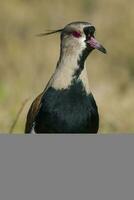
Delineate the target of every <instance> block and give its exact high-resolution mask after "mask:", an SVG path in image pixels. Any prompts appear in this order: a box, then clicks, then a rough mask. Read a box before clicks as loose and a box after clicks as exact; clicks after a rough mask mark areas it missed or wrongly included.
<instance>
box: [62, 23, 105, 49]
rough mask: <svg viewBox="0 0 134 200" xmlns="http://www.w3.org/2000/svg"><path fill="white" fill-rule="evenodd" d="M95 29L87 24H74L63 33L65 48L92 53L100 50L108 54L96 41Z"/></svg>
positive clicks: (68, 26) (63, 30)
mask: <svg viewBox="0 0 134 200" xmlns="http://www.w3.org/2000/svg"><path fill="white" fill-rule="evenodd" d="M94 34H95V27H94V26H93V25H91V24H90V23H87V22H73V23H71V24H68V25H66V26H65V28H63V29H62V31H61V41H62V45H63V47H64V48H69V49H70V50H72V51H73V50H74V51H76V50H78V51H84V50H86V51H87V52H88V53H90V52H91V51H92V50H93V49H98V50H99V51H101V52H102V53H106V49H105V48H104V47H103V46H102V45H101V44H100V43H99V42H98V41H97V40H96V39H95V36H94Z"/></svg>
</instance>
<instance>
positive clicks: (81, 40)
mask: <svg viewBox="0 0 134 200" xmlns="http://www.w3.org/2000/svg"><path fill="white" fill-rule="evenodd" d="M85 40H86V36H85V35H82V37H80V38H79V43H80V45H81V47H82V48H83V49H84V48H85V47H86V43H85Z"/></svg>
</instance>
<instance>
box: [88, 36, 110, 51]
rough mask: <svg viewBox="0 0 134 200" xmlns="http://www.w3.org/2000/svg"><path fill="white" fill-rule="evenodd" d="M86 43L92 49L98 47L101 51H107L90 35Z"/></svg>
mask: <svg viewBox="0 0 134 200" xmlns="http://www.w3.org/2000/svg"><path fill="white" fill-rule="evenodd" d="M87 43H88V44H89V45H90V47H92V48H93V49H98V50H99V51H101V52H102V53H107V51H106V49H105V48H104V47H103V46H102V45H101V44H100V43H99V42H98V41H97V40H96V39H95V38H94V37H93V36H91V37H90V38H89V40H88V41H87Z"/></svg>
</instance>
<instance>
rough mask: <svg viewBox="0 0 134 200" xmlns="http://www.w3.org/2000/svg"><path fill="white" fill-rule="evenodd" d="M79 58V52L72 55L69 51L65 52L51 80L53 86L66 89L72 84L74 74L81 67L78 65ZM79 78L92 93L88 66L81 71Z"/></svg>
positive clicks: (87, 90) (88, 91)
mask: <svg viewBox="0 0 134 200" xmlns="http://www.w3.org/2000/svg"><path fill="white" fill-rule="evenodd" d="M78 58H79V56H78V54H77V53H75V54H73V55H72V54H70V53H68V52H63V54H62V56H61V58H60V59H59V61H58V64H57V67H56V70H55V72H54V74H53V76H52V79H51V81H50V82H51V83H50V84H51V86H52V87H53V88H55V89H66V88H68V87H69V86H70V85H71V83H72V80H73V79H74V76H73V75H74V73H75V72H76V70H77V69H79V67H80V66H79V65H78ZM77 80H78V81H79V80H81V81H82V83H83V85H84V87H85V90H86V92H87V93H90V90H89V83H88V75H87V70H86V67H84V69H83V70H82V71H81V73H80V75H79V77H78V79H77Z"/></svg>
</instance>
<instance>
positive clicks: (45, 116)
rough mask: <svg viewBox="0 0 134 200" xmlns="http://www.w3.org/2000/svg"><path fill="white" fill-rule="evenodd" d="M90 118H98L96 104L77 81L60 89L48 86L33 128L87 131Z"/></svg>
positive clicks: (43, 130) (46, 130)
mask: <svg viewBox="0 0 134 200" xmlns="http://www.w3.org/2000/svg"><path fill="white" fill-rule="evenodd" d="M92 120H98V112H97V106H96V103H95V101H94V99H93V96H92V95H91V94H87V93H86V91H85V89H84V86H83V84H82V82H81V81H79V82H75V83H74V84H72V85H71V86H70V87H69V88H66V89H62V90H56V89H55V88H53V87H49V88H48V90H47V91H46V92H45V94H44V96H43V97H42V104H41V108H40V110H39V113H38V115H37V117H36V126H35V129H36V132H59V133H61V132H63V133H69V132H74V133H75V132H89V131H90V130H89V129H90V128H91V124H92ZM94 122H95V121H94ZM94 122H93V123H94Z"/></svg>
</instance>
